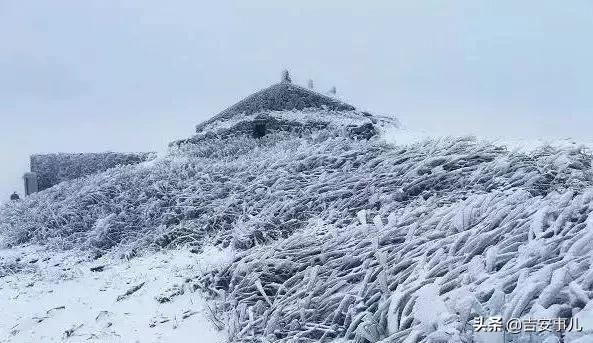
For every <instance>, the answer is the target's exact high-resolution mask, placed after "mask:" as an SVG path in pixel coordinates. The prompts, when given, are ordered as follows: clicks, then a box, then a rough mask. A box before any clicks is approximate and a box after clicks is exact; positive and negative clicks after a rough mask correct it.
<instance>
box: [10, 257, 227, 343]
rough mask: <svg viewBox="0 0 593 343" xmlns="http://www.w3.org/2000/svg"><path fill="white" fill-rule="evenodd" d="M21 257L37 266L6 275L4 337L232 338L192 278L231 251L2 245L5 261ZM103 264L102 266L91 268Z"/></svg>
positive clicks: (75, 339)
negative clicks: (80, 251) (109, 253)
mask: <svg viewBox="0 0 593 343" xmlns="http://www.w3.org/2000/svg"><path fill="white" fill-rule="evenodd" d="M19 257H20V261H19V263H23V264H26V265H28V267H30V269H25V270H21V272H18V273H16V274H12V275H8V276H5V277H3V278H0V342H57V341H62V340H63V339H65V338H68V341H71V342H83V341H84V342H189V341H194V342H196V341H197V342H205V343H208V342H224V341H226V339H227V337H226V335H225V333H224V332H222V331H218V330H217V329H216V328H215V326H214V323H213V321H212V318H211V312H210V311H209V309H208V304H207V303H206V302H205V300H204V299H203V298H202V296H201V295H200V294H199V293H198V292H193V289H192V284H191V281H190V279H191V278H193V277H195V276H197V275H198V274H199V273H200V272H201V271H205V270H208V269H210V268H212V267H213V266H216V265H220V264H221V263H224V262H225V261H227V260H228V259H229V258H232V251H230V250H218V249H217V248H214V247H206V248H205V249H204V252H203V253H202V254H199V255H196V254H192V253H190V252H188V251H184V250H175V251H167V252H159V253H155V254H152V255H149V256H143V257H138V258H135V259H132V260H130V261H115V262H114V261H113V260H108V259H107V258H102V259H99V260H96V261H84V260H81V259H77V257H76V255H75V254H72V253H70V254H69V253H60V254H55V253H49V252H45V251H43V250H42V249H41V248H35V247H24V248H18V249H9V250H1V251H0V262H2V261H8V262H16V259H18V258H19ZM35 260H37V261H35ZM31 261H35V262H31ZM100 266H104V268H103V270H102V271H95V272H93V271H91V268H93V267H100ZM138 287H139V289H138V290H137V291H135V292H133V293H131V294H129V295H126V293H130V290H133V289H135V288H138ZM157 298H160V299H164V298H167V299H168V300H162V301H160V302H159V301H157ZM118 299H119V300H118Z"/></svg>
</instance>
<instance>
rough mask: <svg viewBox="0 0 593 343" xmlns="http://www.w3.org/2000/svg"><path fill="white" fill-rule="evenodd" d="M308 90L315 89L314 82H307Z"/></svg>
mask: <svg viewBox="0 0 593 343" xmlns="http://www.w3.org/2000/svg"><path fill="white" fill-rule="evenodd" d="M307 88H309V89H311V90H312V89H313V80H311V79H309V81H307Z"/></svg>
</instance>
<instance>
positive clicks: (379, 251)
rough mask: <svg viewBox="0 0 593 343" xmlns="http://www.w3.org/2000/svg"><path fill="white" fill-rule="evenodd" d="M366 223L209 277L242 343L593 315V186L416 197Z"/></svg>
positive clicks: (429, 334) (460, 331)
mask: <svg viewBox="0 0 593 343" xmlns="http://www.w3.org/2000/svg"><path fill="white" fill-rule="evenodd" d="M358 217H359V218H360V220H359V221H358V222H353V223H352V224H350V225H348V226H346V227H343V228H338V227H336V226H335V225H331V224H327V223H323V222H315V223H311V224H310V225H308V226H307V227H306V228H305V229H303V230H301V231H299V232H296V233H294V234H293V235H291V236H290V237H288V238H286V239H282V240H278V241H276V242H274V243H272V244H269V245H265V246H259V247H256V248H252V249H249V250H247V251H245V252H244V253H243V254H240V255H239V256H238V257H237V258H236V260H235V261H234V262H233V263H231V264H229V265H227V266H226V267H223V268H221V269H219V270H216V271H213V272H211V273H208V274H206V275H204V276H203V277H202V278H201V279H200V280H199V283H198V287H200V288H201V289H203V290H205V291H206V292H207V293H209V294H211V295H213V296H214V297H215V298H216V299H219V301H220V302H221V304H220V305H221V306H219V308H221V309H223V311H224V313H225V314H226V316H227V320H228V323H229V324H228V327H227V328H228V330H229V333H230V336H231V339H232V340H233V341H245V342H251V341H260V342H269V341H287V342H292V341H294V340H295V339H296V340H298V341H303V342H318V341H329V340H330V339H331V338H336V337H343V338H346V339H348V340H353V341H355V342H379V341H381V342H404V341H405V342H409V341H412V342H473V341H477V337H478V335H479V334H476V333H475V332H474V330H473V327H472V321H473V319H474V317H477V316H482V317H484V318H488V317H491V316H502V317H503V318H505V319H509V318H519V317H523V318H570V317H572V316H573V315H577V314H578V313H579V311H581V310H583V309H584V308H585V307H587V304H588V305H589V306H588V307H587V308H591V306H592V305H593V300H592V299H593V260H592V258H591V256H592V248H593V246H592V244H591V243H592V242H593V188H591V187H590V188H588V189H586V190H584V191H583V192H574V191H565V192H562V193H560V192H551V193H548V194H547V195H546V196H534V195H532V194H530V193H529V192H527V191H525V190H515V191H493V192H490V193H486V194H479V195H476V194H474V195H470V196H468V197H467V198H466V199H465V200H461V199H460V200H458V201H457V202H454V203H451V204H448V205H442V204H440V202H439V201H438V200H437V199H436V198H435V197H432V198H429V199H427V200H423V199H416V200H414V201H412V202H410V203H409V204H407V205H406V206H403V207H401V208H399V209H397V210H390V209H387V208H386V207H383V206H381V207H380V208H379V209H378V211H377V212H376V215H374V216H373V215H369V213H367V212H366V211H365V212H361V213H359V215H358ZM367 218H368V220H367ZM371 219H372V220H371ZM367 222H369V223H367ZM221 292H222V294H221ZM586 313H589V314H585V317H583V316H581V320H583V319H584V318H586V316H590V313H591V312H586ZM491 335H495V333H492V334H491ZM501 335H502V334H501ZM530 335H531V337H530ZM555 335H557V333H555V332H542V333H524V334H523V335H510V334H507V340H506V342H519V341H533V342H542V341H544V339H545V338H551V337H552V336H555ZM500 338H502V337H500ZM490 339H495V338H493V337H490ZM496 341H498V340H496Z"/></svg>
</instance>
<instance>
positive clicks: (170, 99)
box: [0, 0, 593, 201]
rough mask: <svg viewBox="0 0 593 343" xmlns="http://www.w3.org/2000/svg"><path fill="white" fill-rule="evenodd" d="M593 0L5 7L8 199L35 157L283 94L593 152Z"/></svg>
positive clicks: (3, 187)
mask: <svg viewBox="0 0 593 343" xmlns="http://www.w3.org/2000/svg"><path fill="white" fill-rule="evenodd" d="M591 37H593V2H591V1H590V0H574V1H570V2H559V1H546V0H537V1H535V0H533V1H510V0H503V1H480V0H461V1H436V0H434V1H421V2H419V1H411V0H410V1H394V0H389V1H372V2H370V1H365V2H362V1H345V0H339V1H319V0H315V1H314V0H306V1H303V0H301V1H298V2H297V1H293V2H285V1H272V0H270V1H256V0H251V1H233V2H227V1H208V2H198V1H189V0H187V1H180V0H179V1H178V0H171V1H152V0H121V1H115V0H85V1H80V0H68V1H64V0H52V1H22V0H0V42H1V44H0V199H1V200H0V201H2V200H4V199H6V198H7V197H8V196H9V195H10V193H11V192H12V191H13V190H18V191H19V192H21V193H22V182H21V175H22V173H23V172H24V171H25V170H26V169H27V166H28V155H30V154H31V153H36V152H60V151H64V152H87V151H106V150H112V151H151V150H163V148H164V147H165V146H166V144H167V142H169V141H171V140H173V139H176V138H180V137H186V136H189V135H190V134H191V133H192V131H193V127H194V125H195V124H197V123H199V122H200V121H202V120H204V119H206V118H208V117H210V116H211V115H213V114H214V113H216V112H219V111H221V110H222V109H224V108H225V107H227V106H229V105H231V104H233V103H234V102H235V101H237V100H239V99H240V98H242V97H244V96H246V95H248V94H250V93H252V92H253V91H255V90H258V89H261V88H263V87H266V86H268V85H270V84H271V83H274V82H277V81H278V80H279V78H280V72H281V70H282V69H284V68H288V69H289V70H290V71H291V73H292V78H293V80H294V81H295V82H297V83H300V84H306V81H307V79H309V78H311V79H313V80H314V82H315V86H316V87H317V88H318V89H319V90H321V91H326V90H327V89H329V88H330V87H331V86H332V85H335V86H336V87H337V89H338V95H339V96H340V97H342V98H343V99H344V100H346V101H349V102H351V103H352V104H354V105H357V106H360V107H361V108H363V109H367V110H370V111H372V112H378V113H391V114H395V115H397V116H398V117H399V119H400V120H401V122H402V123H403V124H404V125H406V126H407V127H410V128H413V129H423V130H425V131H427V132H429V133H434V134H438V135H442V134H466V133H473V134H477V135H483V136H488V137H498V136H502V137H511V138H526V139H535V138H543V139H556V138H562V137H573V138H575V139H576V140H590V137H591V133H592V132H593V94H592V93H593V63H592V62H591V61H593V45H592V44H591Z"/></svg>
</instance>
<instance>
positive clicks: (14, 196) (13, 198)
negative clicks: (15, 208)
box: [10, 192, 21, 201]
mask: <svg viewBox="0 0 593 343" xmlns="http://www.w3.org/2000/svg"><path fill="white" fill-rule="evenodd" d="M20 199H21V197H20V196H19V195H18V194H17V193H16V192H14V193H12V195H11V196H10V200H12V201H17V200H20Z"/></svg>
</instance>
